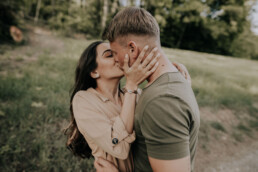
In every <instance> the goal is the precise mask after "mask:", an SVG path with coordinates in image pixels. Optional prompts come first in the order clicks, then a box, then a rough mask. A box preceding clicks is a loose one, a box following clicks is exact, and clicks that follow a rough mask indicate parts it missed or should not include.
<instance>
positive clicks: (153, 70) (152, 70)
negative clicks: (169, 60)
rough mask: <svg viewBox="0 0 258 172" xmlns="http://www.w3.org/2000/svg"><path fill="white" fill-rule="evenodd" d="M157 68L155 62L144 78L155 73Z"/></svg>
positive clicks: (157, 64)
mask: <svg viewBox="0 0 258 172" xmlns="http://www.w3.org/2000/svg"><path fill="white" fill-rule="evenodd" d="M158 66H159V62H157V63H156V64H155V65H154V67H153V68H152V69H151V70H149V71H148V72H146V77H148V76H149V75H151V74H152V73H153V72H155V71H156V69H157V68H158Z"/></svg>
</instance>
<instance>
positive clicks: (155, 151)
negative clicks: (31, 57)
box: [133, 72, 200, 171]
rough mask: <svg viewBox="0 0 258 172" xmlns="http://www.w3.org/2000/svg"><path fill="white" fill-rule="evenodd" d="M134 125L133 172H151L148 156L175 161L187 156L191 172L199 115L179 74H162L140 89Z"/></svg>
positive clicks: (184, 81)
mask: <svg viewBox="0 0 258 172" xmlns="http://www.w3.org/2000/svg"><path fill="white" fill-rule="evenodd" d="M134 125H135V132H136V142H135V143H134V145H133V155H134V167H135V171H151V166H150V163H149V160H148V156H150V157H152V158H156V159H161V160H174V159H179V158H183V157H186V156H188V155H190V157H191V168H192V170H193V166H194V157H195V150H196V144H197V140H198V131H199V126H200V115H199V108H198V105H197V102H196V99H195V96H194V94H193V91H192V88H191V86H190V85H189V83H187V82H186V80H185V79H184V78H183V77H182V75H181V74H180V73H179V72H169V73H165V74H163V75H161V76H160V77H159V78H157V79H156V80H155V81H154V82H153V83H152V84H151V85H150V86H149V87H147V88H145V89H144V90H143V93H142V95H141V97H140V99H139V102H138V104H137V107H136V115H135V124H134Z"/></svg>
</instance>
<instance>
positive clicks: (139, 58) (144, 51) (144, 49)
mask: <svg viewBox="0 0 258 172" xmlns="http://www.w3.org/2000/svg"><path fill="white" fill-rule="evenodd" d="M148 49H149V46H148V45H146V46H145V47H144V48H143V49H142V51H141V53H140V54H139V56H138V58H137V60H136V61H135V63H134V64H133V65H137V66H138V65H139V64H141V62H142V59H143V57H144V56H145V53H146V52H147V50H148Z"/></svg>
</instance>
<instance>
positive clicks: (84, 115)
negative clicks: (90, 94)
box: [73, 94, 135, 159]
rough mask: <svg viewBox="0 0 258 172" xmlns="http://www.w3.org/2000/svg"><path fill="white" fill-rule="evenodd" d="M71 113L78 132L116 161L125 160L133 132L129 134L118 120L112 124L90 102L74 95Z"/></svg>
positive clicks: (132, 138)
mask: <svg viewBox="0 0 258 172" xmlns="http://www.w3.org/2000/svg"><path fill="white" fill-rule="evenodd" d="M73 113H74V117H75V121H76V123H77V126H78V129H79V131H80V132H81V133H82V134H83V135H87V136H88V137H90V138H92V139H93V140H94V141H95V143H96V144H97V145H98V146H99V147H101V148H102V149H103V150H104V151H105V152H107V153H109V154H110V155H112V156H114V157H116V158H118V159H126V158H127V157H128V154H129V151H130V145H131V144H130V143H132V142H133V141H134V140H135V132H133V133H132V134H129V133H128V132H127V130H126V128H125V125H124V123H123V121H122V119H121V118H120V116H116V117H115V118H114V122H112V121H111V120H110V119H109V118H108V117H107V116H106V115H105V114H103V113H101V112H100V111H98V109H97V108H94V106H93V105H92V103H90V101H89V100H88V99H87V98H85V97H83V96H81V95H79V94H76V95H75V96H74V99H73Z"/></svg>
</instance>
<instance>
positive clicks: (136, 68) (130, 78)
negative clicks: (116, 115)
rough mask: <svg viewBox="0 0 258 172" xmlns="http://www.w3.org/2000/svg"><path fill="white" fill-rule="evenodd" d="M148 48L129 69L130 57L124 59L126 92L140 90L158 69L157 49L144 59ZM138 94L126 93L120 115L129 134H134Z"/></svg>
mask: <svg viewBox="0 0 258 172" xmlns="http://www.w3.org/2000/svg"><path fill="white" fill-rule="evenodd" d="M147 50H148V46H145V47H144V48H143V50H142V51H141V53H140V55H139V56H138V58H137V60H136V61H135V62H134V64H133V65H132V66H131V67H129V65H128V63H129V58H128V56H127V57H125V59H124V67H123V70H124V73H125V77H126V84H125V88H126V90H130V91H135V90H137V88H138V85H139V84H140V83H142V82H143V81H144V80H145V79H146V78H147V77H148V76H149V75H151V74H152V73H153V72H154V71H155V70H156V69H157V67H158V62H157V61H158V58H159V54H156V51H157V49H156V48H154V49H153V50H152V51H151V52H150V53H149V54H148V56H147V57H146V58H145V59H144V60H142V59H143V57H144V56H145V53H146V51H147ZM136 96H137V93H136V94H135V93H129V92H125V94H124V102H123V107H122V110H121V113H120V116H121V119H122V120H123V122H124V125H125V128H126V130H127V132H128V133H132V132H133V123H134V111H135V103H136Z"/></svg>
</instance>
